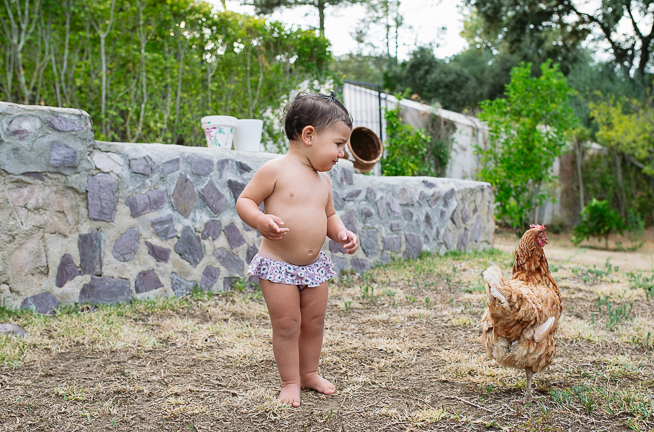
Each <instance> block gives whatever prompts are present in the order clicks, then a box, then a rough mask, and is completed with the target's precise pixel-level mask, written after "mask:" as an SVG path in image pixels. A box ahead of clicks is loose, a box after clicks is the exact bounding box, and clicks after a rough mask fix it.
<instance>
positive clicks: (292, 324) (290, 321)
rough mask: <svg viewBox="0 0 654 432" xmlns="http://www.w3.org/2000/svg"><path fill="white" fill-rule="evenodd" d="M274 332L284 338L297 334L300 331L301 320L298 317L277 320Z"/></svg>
mask: <svg viewBox="0 0 654 432" xmlns="http://www.w3.org/2000/svg"><path fill="white" fill-rule="evenodd" d="M273 332H274V333H275V334H276V335H277V336H279V337H282V338H284V339H286V338H291V337H294V336H297V334H298V333H299V332H300V320H299V319H297V318H284V319H280V320H277V322H276V323H275V326H274V327H273Z"/></svg>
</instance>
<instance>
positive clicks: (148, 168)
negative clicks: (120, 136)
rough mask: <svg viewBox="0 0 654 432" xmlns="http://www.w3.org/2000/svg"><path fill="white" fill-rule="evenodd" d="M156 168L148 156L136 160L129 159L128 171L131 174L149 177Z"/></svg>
mask: <svg viewBox="0 0 654 432" xmlns="http://www.w3.org/2000/svg"><path fill="white" fill-rule="evenodd" d="M156 168H157V164H155V163H154V161H153V160H152V158H150V156H141V157H140V158H137V159H130V161H129V169H130V171H132V172H133V173H136V174H142V175H145V176H150V175H152V173H153V172H154V170H155V169H156Z"/></svg>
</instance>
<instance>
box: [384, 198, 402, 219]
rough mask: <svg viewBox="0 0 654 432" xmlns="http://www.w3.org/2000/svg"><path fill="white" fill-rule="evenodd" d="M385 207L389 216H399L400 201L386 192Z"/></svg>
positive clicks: (400, 210) (400, 211)
mask: <svg viewBox="0 0 654 432" xmlns="http://www.w3.org/2000/svg"><path fill="white" fill-rule="evenodd" d="M386 207H387V208H388V214H389V215H390V216H399V215H400V214H401V213H402V208H401V207H400V203H399V202H398V201H397V200H396V199H395V197H394V196H393V195H391V194H390V193H389V194H386Z"/></svg>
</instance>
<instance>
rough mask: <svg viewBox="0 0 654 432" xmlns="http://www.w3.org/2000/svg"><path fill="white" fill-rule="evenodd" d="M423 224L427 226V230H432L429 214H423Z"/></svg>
mask: <svg viewBox="0 0 654 432" xmlns="http://www.w3.org/2000/svg"><path fill="white" fill-rule="evenodd" d="M425 224H427V226H428V227H429V229H433V228H434V225H433V224H432V221H431V215H430V214H429V213H427V214H425Z"/></svg>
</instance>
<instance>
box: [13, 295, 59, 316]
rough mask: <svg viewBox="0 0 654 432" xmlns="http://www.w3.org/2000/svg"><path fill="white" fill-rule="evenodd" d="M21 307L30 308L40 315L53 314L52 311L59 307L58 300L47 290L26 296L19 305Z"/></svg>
mask: <svg viewBox="0 0 654 432" xmlns="http://www.w3.org/2000/svg"><path fill="white" fill-rule="evenodd" d="M20 307H21V309H31V310H33V311H35V312H38V313H40V314H41V315H54V311H55V309H56V308H58V307H59V300H57V297H55V296H53V295H52V294H50V293H49V292H42V293H41V294H37V295H34V296H31V297H27V298H26V299H25V300H23V303H21V305H20Z"/></svg>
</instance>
